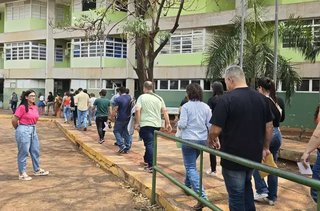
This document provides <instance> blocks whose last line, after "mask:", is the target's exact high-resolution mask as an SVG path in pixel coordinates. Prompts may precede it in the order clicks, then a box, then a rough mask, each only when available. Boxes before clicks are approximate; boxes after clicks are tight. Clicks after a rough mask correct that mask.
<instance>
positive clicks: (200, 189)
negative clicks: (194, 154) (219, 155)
mask: <svg viewBox="0 0 320 211" xmlns="http://www.w3.org/2000/svg"><path fill="white" fill-rule="evenodd" d="M202 176H203V151H202V150H200V185H199V196H200V197H202Z"/></svg>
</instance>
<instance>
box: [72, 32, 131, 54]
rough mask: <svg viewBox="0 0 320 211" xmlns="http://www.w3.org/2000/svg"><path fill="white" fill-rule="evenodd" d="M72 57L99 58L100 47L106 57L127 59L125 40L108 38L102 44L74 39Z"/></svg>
mask: <svg viewBox="0 0 320 211" xmlns="http://www.w3.org/2000/svg"><path fill="white" fill-rule="evenodd" d="M73 43H74V50H73V57H75V58H76V57H99V56H100V54H101V49H100V47H101V46H102V47H103V48H104V49H103V51H104V52H105V56H106V57H114V58H127V43H126V40H123V39H120V38H112V37H109V38H108V39H107V40H106V42H105V43H104V44H103V42H102V41H96V40H95V41H94V40H88V41H86V40H84V39H74V40H73Z"/></svg>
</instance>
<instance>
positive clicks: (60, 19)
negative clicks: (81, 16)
mask: <svg viewBox="0 0 320 211" xmlns="http://www.w3.org/2000/svg"><path fill="white" fill-rule="evenodd" d="M56 23H64V7H63V5H57V6H56Z"/></svg>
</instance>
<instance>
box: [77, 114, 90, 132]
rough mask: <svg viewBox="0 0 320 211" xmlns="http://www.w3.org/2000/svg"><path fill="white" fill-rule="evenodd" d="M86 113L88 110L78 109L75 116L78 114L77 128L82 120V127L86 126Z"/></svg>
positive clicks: (79, 127)
mask: <svg viewBox="0 0 320 211" xmlns="http://www.w3.org/2000/svg"><path fill="white" fill-rule="evenodd" d="M87 113H88V111H80V110H79V109H78V112H77V116H78V130H81V122H82V121H83V127H84V128H87Z"/></svg>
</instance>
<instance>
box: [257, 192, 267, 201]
mask: <svg viewBox="0 0 320 211" xmlns="http://www.w3.org/2000/svg"><path fill="white" fill-rule="evenodd" d="M267 197H268V194H267V193H261V194H259V193H255V194H254V200H259V199H264V198H267Z"/></svg>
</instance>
